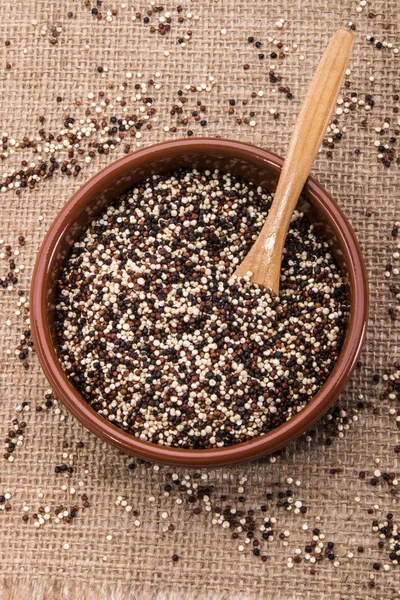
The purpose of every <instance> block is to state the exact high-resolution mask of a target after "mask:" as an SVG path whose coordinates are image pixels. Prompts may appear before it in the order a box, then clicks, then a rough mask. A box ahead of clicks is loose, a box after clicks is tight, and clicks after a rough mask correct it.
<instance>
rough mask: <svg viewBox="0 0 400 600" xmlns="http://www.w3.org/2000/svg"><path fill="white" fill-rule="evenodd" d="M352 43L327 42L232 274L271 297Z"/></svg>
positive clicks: (341, 34) (347, 38)
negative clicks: (255, 233)
mask: <svg viewBox="0 0 400 600" xmlns="http://www.w3.org/2000/svg"><path fill="white" fill-rule="evenodd" d="M353 40H354V37H353V34H352V33H351V32H350V31H347V30H345V29H339V30H338V31H336V33H335V34H334V35H333V37H332V39H331V41H330V42H329V45H328V47H327V48H326V50H325V52H324V54H323V56H322V59H321V62H320V63H319V65H318V68H317V70H316V72H315V74H314V77H313V80H312V82H311V85H310V87H309V89H308V92H307V95H306V97H305V99H304V102H303V105H302V107H301V109H300V112H299V115H298V117H297V121H296V124H295V126H294V129H293V132H292V135H291V138H290V142H289V147H288V150H287V153H286V158H285V162H284V164H283V167H282V172H281V176H280V178H279V183H278V187H277V189H276V192H275V197H274V201H273V203H272V206H271V209H270V211H269V214H268V217H267V219H266V221H265V224H264V226H263V228H262V230H261V232H260V235H259V237H258V238H257V240H256V242H255V243H254V245H253V247H252V248H251V250H250V252H249V254H248V255H247V256H246V257H245V259H244V260H243V262H242V263H241V264H240V265H239V267H238V269H237V270H236V275H240V276H243V275H245V274H246V273H247V272H248V271H251V272H252V273H253V275H252V281H254V282H255V283H258V284H260V285H263V286H264V287H266V288H269V289H272V290H273V291H274V292H275V293H278V292H279V279H280V269H281V258H282V251H283V246H284V244H285V239H286V234H287V231H288V229H289V225H290V219H291V217H292V214H293V211H294V209H295V207H296V204H297V201H298V199H299V196H300V194H301V191H302V189H303V186H304V184H305V182H306V179H307V177H308V175H309V173H310V171H311V168H312V166H313V164H314V161H315V158H316V156H317V153H318V150H319V148H320V146H321V142H322V139H323V137H324V135H325V133H326V129H327V126H328V123H329V118H330V116H331V113H332V110H333V107H334V105H335V102H336V98H337V95H338V93H339V90H340V85H341V82H342V79H343V76H344V73H345V69H346V66H347V63H348V60H349V57H350V53H351V49H352V47H353Z"/></svg>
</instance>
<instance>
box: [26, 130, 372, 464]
mask: <svg viewBox="0 0 400 600" xmlns="http://www.w3.org/2000/svg"><path fill="white" fill-rule="evenodd" d="M282 162H283V161H282V159H281V158H280V157H279V156H277V155H276V154H273V153H272V152H269V151H267V150H261V149H260V148H257V147H255V146H251V145H248V144H243V143H241V142H236V141H230V140H222V139H204V138H203V139H190V140H187V139H186V140H176V141H170V142H164V143H161V144H157V145H155V146H151V147H149V148H146V149H144V150H140V151H138V152H136V153H135V154H131V155H128V156H125V157H123V158H121V159H120V160H117V161H116V162H114V163H112V164H110V165H109V166H108V167H106V168H105V169H103V170H102V171H100V173H98V174H97V175H95V176H94V177H92V179H90V181H88V182H87V183H85V184H84V185H83V186H82V187H81V189H80V190H78V191H77V192H76V193H75V194H74V195H73V196H72V198H71V199H70V200H69V202H67V203H66V205H65V206H64V208H63V209H62V210H61V212H60V213H59V214H58V216H57V217H56V219H55V221H54V222H53V224H52V226H51V227H50V230H49V231H48V233H47V235H46V238H45V240H44V242H43V244H42V247H41V249H40V252H39V255H38V257H37V261H36V266H35V270H34V274H33V279H32V287H31V301H30V311H31V323H32V335H33V340H34V344H35V348H36V352H37V354H38V357H39V360H40V363H41V365H42V368H43V370H44V372H45V375H46V377H47V379H48V380H49V382H50V385H51V386H52V388H53V390H54V392H55V394H56V395H57V396H58V398H60V400H61V401H62V402H63V403H64V404H65V406H66V407H67V409H68V410H69V411H70V412H71V413H72V414H73V415H74V417H76V418H77V419H78V420H79V421H80V422H81V423H82V424H83V425H84V426H85V427H86V428H87V429H89V430H90V431H92V432H93V433H94V434H95V435H97V436H99V437H100V438H102V439H103V440H105V441H106V442H109V443H111V444H113V445H114V446H116V447H117V448H119V449H120V450H122V451H124V452H126V453H128V454H132V455H135V456H137V457H140V458H142V459H145V460H149V461H153V462H156V463H164V464H168V465H176V466H185V467H197V468H198V467H216V466H222V465H229V464H235V463H240V462H245V461H249V460H252V459H256V458H260V457H261V456H264V455H266V454H268V453H270V452H273V451H275V450H278V449H279V448H281V447H282V446H285V445H286V444H288V443H289V442H291V441H292V440H294V439H295V438H297V437H298V436H299V435H301V434H302V433H304V432H305V431H306V430H308V429H309V428H310V427H311V426H312V425H313V424H314V423H315V422H316V421H318V419H320V418H321V417H322V415H323V414H324V413H325V412H326V411H327V410H328V409H329V407H330V406H331V405H332V404H333V402H334V401H335V400H336V398H337V397H338V396H339V394H340V392H341V391H342V390H343V388H344V387H345V385H346V383H347V381H348V379H349V377H350V375H351V373H352V371H353V369H354V367H355V365H356V363H357V359H358V356H359V354H360V351H361V347H362V344H363V340H364V336H365V331H366V324H367V317H368V282H367V275H366V270H365V265H364V261H363V257H362V254H361V251H360V247H359V245H358V242H357V239H356V237H355V235H354V232H353V230H352V229H351V227H350V225H349V223H348V221H347V219H346V217H345V216H344V215H343V213H342V211H341V210H340V208H339V207H338V206H337V204H336V203H335V201H334V200H333V199H332V198H331V197H330V196H329V194H328V193H327V192H326V191H325V190H324V189H323V188H322V187H321V186H320V185H319V184H318V183H317V182H316V181H314V180H313V179H311V178H310V179H309V180H308V181H307V184H306V186H305V189H304V197H303V198H302V199H301V200H300V208H301V210H304V211H305V212H306V214H307V215H308V217H309V219H310V220H311V221H312V222H313V223H314V224H315V226H316V227H317V228H318V229H319V231H320V232H321V233H322V235H323V236H324V238H325V239H326V240H327V241H328V242H329V244H330V247H331V249H332V251H333V252H334V255H335V257H336V259H337V261H338V263H339V265H340V268H341V270H342V273H343V276H344V278H345V280H346V284H347V293H348V303H349V307H350V309H349V320H348V327H347V332H346V337H345V341H344V344H343V347H342V350H341V353H340V356H339V358H338V361H337V363H336V365H335V367H334V369H333V371H332V373H331V374H330V376H329V378H328V379H327V381H326V382H325V384H324V386H323V387H322V388H321V390H320V391H319V392H318V393H317V394H316V396H314V397H313V398H312V399H311V400H310V402H309V403H308V405H307V406H306V407H305V408H304V409H303V410H302V411H301V412H299V413H297V414H296V415H295V416H294V417H292V418H291V419H290V420H289V421H286V422H285V423H284V424H283V425H280V426H279V427H277V428H276V429H274V430H272V431H270V432H269V433H267V434H265V435H262V436H259V437H257V438H254V439H253V440H251V441H249V442H245V443H243V444H238V445H235V446H229V447H224V448H218V449H211V450H184V449H177V448H168V447H165V446H158V445H157V444H153V443H151V442H144V441H141V440H139V439H138V438H136V437H134V436H133V435H131V434H129V433H127V432H125V431H122V430H121V429H118V428H117V427H116V426H114V425H112V424H111V423H110V422H109V421H107V420H106V419H105V418H103V417H101V416H100V415H99V414H97V413H96V412H95V411H94V410H93V409H92V408H91V407H90V406H89V404H87V403H86V401H85V400H84V399H83V398H82V397H81V396H80V394H79V393H78V392H77V390H76V389H75V388H74V386H73V385H72V383H71V382H70V381H69V380H68V379H67V377H66V375H65V374H64V372H63V370H62V367H61V364H60V361H59V359H58V357H57V351H56V342H55V327H54V317H55V298H56V294H57V289H58V280H59V274H60V271H61V270H62V268H63V265H64V263H65V261H66V259H67V257H68V256H69V253H70V248H71V246H72V245H73V243H74V242H75V241H76V240H77V239H78V238H79V236H80V235H81V233H82V232H83V231H84V230H85V229H86V227H87V225H88V224H89V222H90V221H91V220H92V219H93V218H94V217H96V216H97V215H98V214H99V213H101V212H102V211H103V210H104V208H105V207H106V206H107V205H108V204H109V203H110V202H112V201H113V200H114V199H115V198H116V197H117V196H119V195H120V194H121V193H122V192H124V191H125V190H127V189H129V188H131V187H132V186H133V185H134V184H135V183H136V182H137V181H140V180H142V179H144V178H146V177H148V176H149V175H152V174H156V173H162V172H167V171H172V170H174V169H176V168H178V167H183V166H186V167H195V168H198V169H213V168H218V169H221V170H222V171H225V172H227V171H230V172H232V173H235V174H236V175H240V176H241V177H242V178H243V179H248V180H251V181H253V182H255V183H256V184H258V185H261V186H264V187H266V188H267V189H268V190H270V191H273V190H274V189H275V188H276V183H277V180H278V177H279V173H280V170H281V167H282Z"/></svg>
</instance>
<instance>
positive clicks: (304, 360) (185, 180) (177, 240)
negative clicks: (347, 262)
mask: <svg viewBox="0 0 400 600" xmlns="http://www.w3.org/2000/svg"><path fill="white" fill-rule="evenodd" d="M271 200H272V196H271V195H270V194H268V192H267V191H266V190H264V189H262V188H260V187H257V186H256V185H254V184H252V183H248V182H245V181H243V180H240V179H238V178H237V177H235V176H233V175H230V174H222V173H220V172H219V171H214V172H210V171H202V172H201V171H196V170H187V169H185V170H184V169H182V170H180V171H177V172H174V173H172V174H171V173H170V174H166V175H157V176H153V177H151V178H149V179H147V180H146V181H143V182H142V183H140V184H137V185H136V187H134V188H133V189H132V190H131V191H129V192H128V193H126V194H124V195H123V196H121V197H120V198H119V199H117V200H116V202H115V203H114V204H112V205H111V206H109V208H108V209H107V211H106V212H105V213H104V214H102V215H101V216H100V217H98V218H96V219H95V220H93V221H92V223H91V225H90V227H89V228H88V229H87V231H86V232H85V233H84V234H83V235H82V237H81V239H80V241H78V242H76V243H75V245H74V247H73V249H72V253H71V256H70V258H69V260H68V262H67V264H66V266H65V268H64V271H63V273H62V277H61V281H60V291H59V298H58V304H57V333H58V339H59V353H60V358H61V361H62V364H63V368H64V369H65V372H66V373H67V375H68V377H69V378H70V379H71V381H72V382H73V383H74V385H75V386H76V388H77V389H78V390H79V392H80V393H81V394H82V396H83V397H84V398H85V399H86V400H87V402H89V403H90V404H91V406H92V407H93V408H94V409H95V410H96V411H97V412H98V413H99V414H101V415H102V416H103V417H105V418H106V419H108V420H109V421H111V422H112V423H114V424H115V425H117V426H118V427H120V428H122V429H124V430H126V431H129V432H130V433H132V434H133V435H135V436H137V437H139V438H140V439H142V440H148V441H151V442H154V443H157V444H161V445H169V446H175V447H183V448H211V447H222V446H227V445H231V444H236V443H239V442H244V441H246V440H249V439H251V438H253V437H254V436H257V435H260V434H262V433H266V432H267V431H270V430H271V429H273V428H275V427H277V426H278V425H280V424H282V423H283V422H284V421H286V420H288V419H290V418H291V417H292V416H293V415H294V414H296V413H297V412H299V411H300V410H301V409H302V408H304V406H305V405H306V404H307V402H308V401H309V400H310V399H311V398H312V397H313V396H314V395H315V394H316V392H318V390H319V389H320V388H321V386H322V385H323V383H324V381H325V380H326V378H327V377H328V375H329V373H330V372H331V370H332V369H333V367H334V365H335V362H336V359H337V357H338V354H339V351H340V348H341V345H342V342H343V338H344V333H345V328H346V314H347V305H346V294H345V286H344V282H343V280H342V278H341V275H340V271H339V268H338V266H337V265H336V263H335V261H334V258H333V256H332V254H331V252H330V250H329V246H328V244H327V243H326V242H325V241H324V240H323V239H322V238H321V237H320V236H319V235H318V233H317V232H316V231H315V230H314V227H313V225H311V223H310V222H309V221H308V219H307V218H306V217H305V216H304V215H303V214H302V213H300V212H297V211H296V212H295V213H294V215H293V218H292V222H291V227H290V230H289V233H288V236H287V240H286V246H285V252H284V256H283V262H282V275H281V288H280V295H279V297H276V296H273V295H272V294H270V293H269V292H268V291H267V290H265V289H263V288H261V287H260V286H257V285H255V284H253V283H252V282H251V281H250V277H249V276H246V277H243V278H240V279H239V278H236V277H234V276H233V272H234V270H235V266H236V265H237V264H239V262H240V261H241V260H242V258H243V257H244V256H245V254H246V253H247V252H248V250H249V249H250V247H251V245H252V244H253V242H254V240H255V239H256V237H257V235H258V233H259V231H260V229H261V226H262V224H263V223H264V221H265V218H266V216H267V213H268V210H269V207H270V204H271Z"/></svg>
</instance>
